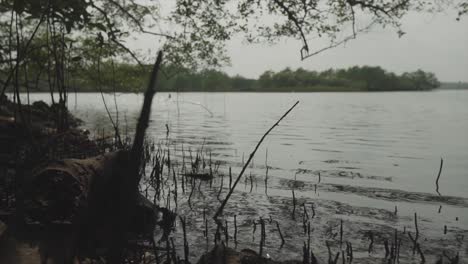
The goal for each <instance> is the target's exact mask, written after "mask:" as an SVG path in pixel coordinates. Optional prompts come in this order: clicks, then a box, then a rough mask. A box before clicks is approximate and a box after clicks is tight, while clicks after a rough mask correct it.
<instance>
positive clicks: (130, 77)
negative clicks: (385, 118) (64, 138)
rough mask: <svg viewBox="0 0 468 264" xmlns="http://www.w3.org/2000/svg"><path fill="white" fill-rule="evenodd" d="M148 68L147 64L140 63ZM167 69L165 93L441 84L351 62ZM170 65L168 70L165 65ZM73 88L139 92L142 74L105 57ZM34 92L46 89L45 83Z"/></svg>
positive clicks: (83, 71)
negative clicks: (255, 69) (246, 72)
mask: <svg viewBox="0 0 468 264" xmlns="http://www.w3.org/2000/svg"><path fill="white" fill-rule="evenodd" d="M144 67H145V68H150V65H145V66H144ZM165 67H166V70H168V71H169V70H170V71H177V72H179V73H178V74H177V75H175V76H170V77H168V76H164V75H163V76H161V78H160V81H159V85H158V90H159V91H169V92H171V91H172V92H190V91H205V92H229V91H236V92H238V91H245V92H249V91H256V92H291V91H296V92H314V91H398V90H432V89H435V88H437V87H439V86H440V83H439V81H438V80H437V78H436V77H435V75H434V74H433V73H429V72H424V71H422V70H417V71H414V72H407V73H403V74H401V75H396V74H394V73H391V72H387V71H385V70H384V69H382V68H380V67H371V66H362V67H359V66H354V67H350V68H347V69H328V70H325V71H322V72H316V71H308V70H305V69H302V68H299V69H297V70H292V69H290V68H286V69H284V70H282V71H279V72H273V71H266V72H264V73H263V74H261V75H260V77H259V78H258V79H248V78H244V77H242V76H239V75H236V76H233V77H230V76H229V75H227V74H226V73H224V72H221V71H217V70H201V71H194V70H190V69H186V68H177V66H168V65H166V66H165ZM167 68H172V69H167ZM75 74H76V75H75V77H74V78H73V80H74V82H73V88H74V89H75V88H76V90H77V91H79V92H96V91H100V90H101V89H102V90H103V91H104V92H112V91H114V90H115V91H117V92H141V91H143V89H144V87H145V86H146V81H147V75H146V74H145V73H144V71H141V68H140V66H137V65H135V64H128V63H117V62H113V61H108V62H104V63H101V65H100V68H99V69H98V68H97V64H89V65H88V66H82V67H81V68H80V69H79V70H78V71H76V73H75ZM35 91H47V86H43V87H37V89H35Z"/></svg>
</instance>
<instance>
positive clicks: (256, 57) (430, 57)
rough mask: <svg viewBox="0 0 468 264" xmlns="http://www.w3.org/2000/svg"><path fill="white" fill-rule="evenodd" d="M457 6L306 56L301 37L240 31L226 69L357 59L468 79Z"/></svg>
mask: <svg viewBox="0 0 468 264" xmlns="http://www.w3.org/2000/svg"><path fill="white" fill-rule="evenodd" d="M456 17H457V14H456V11H455V10H450V11H445V12H443V13H435V14H428V13H410V14H407V15H406V16H405V18H404V19H403V20H402V26H403V27H402V29H403V31H404V32H406V34H405V35H404V36H403V37H401V38H399V37H398V34H397V30H396V29H395V28H391V27H387V28H385V29H383V28H381V27H379V28H373V29H372V30H371V32H369V33H365V34H360V35H358V37H357V39H355V40H352V41H349V42H347V43H346V44H345V45H342V46H339V47H336V48H333V49H330V50H327V51H325V52H323V53H320V54H318V55H315V56H312V57H310V58H308V59H306V60H304V61H301V58H300V53H299V49H300V48H301V42H300V41H299V40H295V39H287V40H282V41H280V42H278V43H276V44H274V45H268V44H255V45H254V44H247V43H243V41H242V39H241V38H240V37H238V38H236V37H234V38H233V40H231V41H229V42H228V43H227V53H228V56H229V57H230V58H231V65H230V66H226V67H223V68H222V70H223V71H225V72H227V73H228V74H229V75H237V74H238V75H241V76H244V77H248V78H257V77H258V76H260V75H261V74H262V73H263V72H265V71H267V70H273V71H280V70H282V69H284V68H286V67H290V68H292V69H296V68H299V67H302V68H304V69H307V70H316V71H321V70H326V69H329V68H347V67H350V66H354V65H360V66H362V65H370V66H381V67H382V68H384V69H386V70H388V71H391V72H395V73H397V74H401V73H403V72H408V71H415V70H418V69H422V70H424V71H428V72H433V73H435V74H436V76H437V77H438V79H439V80H440V81H444V82H458V81H463V82H468V15H465V16H464V17H462V19H461V20H460V21H456ZM154 43H155V42H154V40H152V39H151V38H150V37H143V38H137V39H134V41H133V43H132V44H131V45H130V46H131V47H133V48H137V49H140V50H145V49H146V50H147V49H151V47H154ZM326 44H327V42H325V41H324V40H321V39H315V40H311V41H310V42H309V46H310V49H311V50H319V49H321V48H323V47H324V46H326Z"/></svg>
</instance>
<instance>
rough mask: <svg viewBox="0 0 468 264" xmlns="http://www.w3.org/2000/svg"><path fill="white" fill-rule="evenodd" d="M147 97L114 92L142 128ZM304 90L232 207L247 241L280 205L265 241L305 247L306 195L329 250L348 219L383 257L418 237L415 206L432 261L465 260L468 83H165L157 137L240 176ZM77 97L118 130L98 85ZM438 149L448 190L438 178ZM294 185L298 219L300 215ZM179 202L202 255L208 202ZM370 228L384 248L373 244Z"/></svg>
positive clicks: (90, 125)
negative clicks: (196, 88)
mask: <svg viewBox="0 0 468 264" xmlns="http://www.w3.org/2000/svg"><path fill="white" fill-rule="evenodd" d="M31 98H32V100H45V101H50V100H49V95H48V94H32V95H31ZM105 99H106V103H107V105H108V107H109V110H110V112H111V113H112V115H113V117H114V119H116V111H115V108H114V97H113V96H112V95H106V96H105ZM142 99H143V96H142V95H141V94H118V95H117V96H116V100H117V103H118V110H119V111H118V113H119V123H120V127H121V130H122V131H124V130H127V131H128V133H130V134H131V132H132V131H133V128H134V127H135V121H136V117H137V116H138V114H139V111H140V108H141V104H142ZM297 100H299V101H300V103H299V105H298V106H297V107H296V108H295V109H294V110H293V111H292V112H291V113H290V114H289V116H287V117H286V118H285V119H284V120H283V122H281V123H280V125H279V126H278V127H276V128H275V129H274V130H273V132H272V133H271V134H270V135H269V136H268V137H267V138H266V140H265V141H264V142H263V144H262V146H261V148H260V149H259V150H258V152H257V154H256V156H255V158H254V161H253V166H251V167H249V169H248V170H247V171H246V175H245V178H244V179H242V180H241V181H240V185H238V186H237V189H236V191H235V192H234V195H233V197H232V198H231V200H230V201H229V203H228V204H227V206H226V209H225V214H226V215H227V217H231V216H233V215H234V214H236V215H237V217H238V219H237V220H238V223H239V237H238V239H239V241H240V242H239V247H240V248H244V247H251V248H255V249H256V248H257V247H258V243H259V239H258V236H259V231H258V230H257V231H256V233H255V234H254V233H253V227H252V225H253V220H255V219H258V218H259V217H263V218H269V217H270V216H271V217H272V219H273V220H278V221H279V223H280V225H281V226H282V227H281V229H282V230H281V231H282V233H283V234H284V236H285V239H286V244H285V246H284V247H283V248H281V249H280V248H279V244H280V243H279V242H278V234H277V230H276V225H274V224H270V225H268V226H267V236H268V239H270V240H271V241H268V239H267V244H266V249H265V252H267V253H269V254H270V255H271V256H272V257H275V258H281V259H284V258H301V256H302V245H303V241H304V238H305V235H304V232H303V231H304V230H303V223H302V220H301V219H303V217H304V213H303V210H304V209H303V206H302V204H306V206H305V208H306V209H305V210H306V211H307V210H309V213H308V215H310V214H311V213H312V211H310V210H311V208H312V206H313V207H314V210H315V212H316V216H315V217H314V218H313V219H311V225H312V229H313V232H312V238H313V241H312V244H313V246H314V247H313V248H316V252H318V255H319V256H320V258H322V259H326V257H327V248H326V247H325V243H324V241H325V240H327V241H328V240H330V241H332V242H333V241H334V242H335V243H336V242H337V239H338V238H337V237H336V236H337V235H336V234H337V233H336V232H337V230H339V225H340V221H343V229H344V239H346V241H348V240H349V241H350V242H352V243H353V247H354V250H355V252H356V253H355V258H356V259H359V258H361V259H362V261H363V263H364V262H365V261H369V263H374V262H373V261H375V259H381V258H383V257H384V255H385V253H384V252H383V251H381V250H383V241H385V240H386V239H389V241H390V239H391V238H392V237H393V230H394V229H396V230H398V231H399V232H401V234H402V235H400V236H401V237H402V238H403V237H404V239H403V242H405V241H407V242H408V241H409V240H408V238H407V236H406V232H408V231H411V232H414V213H417V217H418V225H419V232H420V233H421V236H422V238H424V240H422V242H420V244H421V248H422V251H423V252H425V254H427V256H426V258H429V259H431V258H432V259H434V260H435V259H437V256H438V255H440V254H442V250H446V251H447V252H451V253H453V254H456V252H459V253H460V257H461V258H462V259H467V251H468V249H467V243H466V236H467V233H468V232H467V231H468V90H451V91H444V90H436V91H432V92H382V93H179V94H176V93H159V94H157V95H156V97H155V99H154V103H153V111H152V115H151V123H150V127H149V129H148V137H149V138H152V139H153V140H154V141H155V142H159V143H161V144H162V145H164V146H166V147H167V148H168V149H174V150H175V154H174V155H175V157H176V158H177V159H179V160H180V158H181V156H182V155H181V154H180V151H181V147H182V146H183V147H184V148H185V150H188V149H191V150H193V151H196V150H197V149H198V150H199V149H200V148H202V146H203V148H204V151H205V152H206V153H208V152H209V153H211V155H212V159H213V160H214V161H216V162H219V164H221V165H220V171H221V172H222V173H220V174H222V175H224V178H225V177H226V174H227V171H228V168H229V167H232V171H233V175H234V176H237V174H238V173H239V171H240V169H241V168H242V164H243V163H242V161H243V160H247V158H248V155H249V154H250V152H251V151H252V150H253V148H254V146H255V144H256V143H257V141H258V140H259V139H260V138H261V136H262V135H263V134H264V133H265V132H266V130H268V129H269V128H270V127H271V125H273V124H274V123H275V122H276V121H277V120H278V119H279V117H281V116H282V115H283V113H284V112H285V111H286V110H287V109H288V108H289V107H290V106H291V105H293V104H294V103H295V102H296V101H297ZM69 108H70V109H71V111H72V112H73V113H74V114H75V115H77V116H78V117H79V118H81V119H83V120H84V121H85V124H84V127H85V128H87V129H89V130H91V131H92V132H94V133H95V134H99V133H101V132H100V131H102V129H103V128H104V129H105V131H108V133H110V132H112V130H111V127H110V122H109V119H108V117H107V114H106V111H105V108H104V106H103V103H102V98H101V95H100V94H98V93H82V94H78V95H77V97H76V98H75V95H73V94H70V98H69ZM166 124H167V127H168V128H169V133H168V134H167V128H166ZM441 158H443V161H444V162H443V168H442V173H441V176H440V181H439V185H440V189H439V192H440V195H439V194H438V193H437V192H436V184H435V181H436V178H437V175H438V172H439V167H440V162H441ZM266 166H268V168H269V169H268V182H267V185H268V186H267V188H265V174H266ZM222 175H221V176H219V177H218V178H217V179H215V182H214V183H213V186H224V188H223V189H222V193H221V196H222V197H224V195H225V194H226V193H227V185H226V183H227V180H226V179H224V183H222V182H221V183H220V180H219V179H220V178H223V176H222ZM251 175H252V176H251ZM245 179H246V180H245ZM202 188H207V189H206V192H205V193H204V194H202V195H195V196H194V198H193V199H194V203H195V204H197V205H199V206H198V207H199V208H205V209H208V210H209V211H208V213H209V214H211V215H212V214H213V213H214V210H215V209H216V208H217V207H218V206H219V202H218V200H216V198H214V199H213V198H209V197H207V196H210V194H213V195H212V196H216V193H217V192H218V191H217V190H216V191H215V190H213V191H211V192H210V191H209V189H210V188H209V187H208V186H205V185H203V187H202ZM265 189H266V190H265ZM292 189H294V191H295V196H296V198H297V200H298V206H297V209H296V210H297V211H298V219H299V220H297V219H296V220H293V219H292V217H291V208H292ZM265 193H266V194H265ZM181 196H182V195H181ZM178 212H179V213H184V214H185V215H186V217H187V218H188V219H191V220H190V221H189V223H188V225H189V226H190V227H192V230H193V231H192V232H193V234H192V236H191V238H190V242H191V244H193V245H194V247H195V249H192V250H191V255H192V256H193V257H195V256H199V255H200V252H199V250H197V247H199V248H202V249H205V248H207V247H208V245H205V244H206V243H205V238H204V237H203V235H202V229H203V225H204V221H203V220H200V210H199V209H190V208H188V207H187V206H186V205H184V202H183V201H181V202H180V203H179V208H178ZM299 215H300V217H299ZM229 219H230V218H229ZM229 221H232V219H230V220H229ZM444 226H446V227H447V232H446V234H444V233H445V232H444ZM210 228H211V227H210ZM337 228H338V229H337ZM229 230H231V231H232V224H231V225H230V227H229ZM372 230H374V231H375V232H376V238H375V239H376V242H375V243H376V244H375V246H374V247H375V248H376V250H375V252H374V251H373V252H371V253H368V245H369V240H370V239H369V231H372ZM231 231H230V232H231ZM374 231H373V232H374ZM379 232H380V233H381V234H380V235H378V233H379ZM179 233H180V232H179ZM179 235H180V234H179ZM422 238H421V239H422ZM212 240H213V239H211V238H210V241H209V242H208V244H212V242H213V241H212ZM338 240H339V239H338ZM179 242H180V240H179ZM334 245H335V244H334ZM338 248H339V247H338ZM377 249H379V250H380V251H379V250H377ZM335 251H336V249H335V248H333V252H335ZM408 252H409V251H408ZM408 252H407V253H406V254H403V253H402V255H404V256H402V258H404V259H406V260H407V261H408V262H414V263H419V258H418V256H417V254H416V256H413V255H412V254H411V253H408ZM193 261H194V260H193ZM357 262H360V261H357ZM405 263H406V262H405Z"/></svg>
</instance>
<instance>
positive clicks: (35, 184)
mask: <svg viewBox="0 0 468 264" xmlns="http://www.w3.org/2000/svg"><path fill="white" fill-rule="evenodd" d="M117 155H119V152H114V153H108V154H105V155H101V156H97V157H94V158H89V159H65V160H60V161H54V162H52V163H49V164H47V165H46V166H45V167H42V168H40V169H37V170H36V171H34V172H33V173H32V176H31V179H30V180H29V183H27V186H29V188H28V190H27V195H26V197H27V199H26V202H25V208H26V217H27V218H28V220H29V221H32V222H39V223H43V224H48V223H54V222H70V223H72V222H75V221H76V219H77V217H78V216H79V213H80V212H83V211H84V210H86V209H87V207H88V205H89V203H92V202H90V199H96V198H95V197H98V196H101V195H100V194H99V189H101V188H102V187H101V186H104V185H106V184H110V182H111V178H112V175H113V172H114V171H115V170H116V168H117V164H116V163H117V162H118V159H117ZM99 185H100V186H99ZM109 187H110V188H112V186H109ZM93 191H94V192H96V193H92V192H93ZM102 194H103V195H104V193H102Z"/></svg>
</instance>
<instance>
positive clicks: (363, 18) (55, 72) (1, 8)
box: [0, 0, 466, 104]
mask: <svg viewBox="0 0 468 264" xmlns="http://www.w3.org/2000/svg"><path fill="white" fill-rule="evenodd" d="M448 6H456V7H457V8H458V9H459V10H460V15H463V14H465V13H466V0H434V1H425V0H301V1H297V0H281V1H280V0H253V1H252V0H172V1H146V0H67V1H65V0H3V1H1V2H0V85H1V88H2V91H1V93H3V92H4V91H5V89H6V88H8V87H13V86H14V87H15V91H17V92H18V93H19V90H20V89H22V88H23V87H24V86H26V89H29V88H30V87H29V86H31V85H32V84H30V83H31V82H34V85H32V86H33V87H39V86H44V85H48V87H49V90H50V91H51V92H54V91H55V92H59V100H58V101H59V102H61V103H62V104H65V102H66V101H67V93H68V92H69V90H71V88H73V87H75V86H78V85H73V83H74V82H75V83H79V84H80V85H79V86H80V87H84V86H89V87H101V86H105V85H104V84H107V85H109V84H112V87H115V89H125V90H128V89H129V88H128V87H129V84H131V85H130V86H131V87H132V88H131V90H138V89H139V87H141V85H142V83H144V82H145V79H144V78H143V76H144V75H145V74H148V73H149V68H148V67H147V66H146V65H147V64H149V63H150V62H152V58H153V56H147V55H146V54H142V53H141V52H139V51H136V50H132V49H130V48H129V47H128V44H127V40H128V39H129V38H130V37H135V36H139V35H142V34H146V35H150V36H153V37H154V41H155V47H157V48H162V49H163V50H164V52H165V62H166V64H167V65H166V67H165V71H164V73H165V74H166V76H172V75H174V74H175V73H177V72H178V71H180V70H181V69H190V71H191V72H190V73H187V74H186V75H184V77H181V76H180V75H179V77H177V78H176V79H175V80H167V81H166V82H167V83H168V87H169V86H170V87H173V88H175V87H189V84H190V85H192V86H197V87H201V86H206V87H214V86H222V87H224V86H223V85H225V84H226V83H228V82H227V81H226V80H227V79H229V78H228V77H227V76H225V75H223V74H221V73H219V72H217V71H214V70H210V69H215V68H216V67H218V66H220V65H223V64H226V63H228V62H229V58H228V57H227V56H226V53H225V48H224V47H225V43H226V42H227V41H228V40H230V39H232V38H233V37H236V36H241V37H243V38H244V39H245V40H246V41H249V42H265V41H266V42H277V41H280V40H281V39H282V38H285V37H286V38H294V39H297V40H299V41H301V43H302V44H301V49H300V57H301V59H305V58H308V57H310V56H313V55H315V54H317V53H318V52H321V51H324V50H326V49H328V48H332V47H335V46H337V45H340V44H342V43H344V42H346V41H349V40H351V39H353V38H355V37H356V35H357V34H359V33H364V32H366V31H368V30H369V29H370V28H371V27H374V26H392V27H394V28H395V29H396V31H397V32H398V33H399V34H400V35H403V33H404V32H403V29H402V28H401V23H400V22H401V18H403V17H404V15H405V14H407V13H408V12H412V11H439V10H443V9H444V8H446V7H448ZM313 37H321V38H326V39H328V40H329V41H330V42H329V46H327V47H324V48H318V47H312V46H311V45H310V43H309V42H310V39H311V38H313ZM134 62H136V63H137V64H138V65H139V69H137V68H135V67H133V65H132V63H134ZM110 65H114V67H115V68H113V67H110ZM169 65H170V66H169ZM109 69H113V70H111V72H113V73H115V71H119V72H120V73H122V75H116V74H111V75H110V77H109V72H104V71H110V70H109ZM367 70H369V71H376V72H370V73H369V75H374V76H375V78H377V77H379V78H383V79H382V80H380V79H375V78H373V79H367V80H364V79H362V78H361V79H359V80H358V81H357V80H355V77H349V78H348V77H346V78H347V79H346V81H345V80H344V79H343V78H344V77H343V76H339V74H338V75H337V76H333V77H332V76H326V75H327V74H328V73H320V74H321V75H320V76H319V77H320V78H319V79H321V80H322V82H320V83H318V84H316V83H315V82H317V81H316V80H315V79H314V78H315V77H312V75H313V74H312V73H309V72H299V73H297V72H295V73H294V74H297V75H298V76H297V77H298V78H302V79H300V80H301V82H302V84H300V85H297V84H296V82H295V80H294V79H291V76H292V74H291V72H288V71H287V70H285V71H282V72H280V73H276V74H275V75H274V76H273V77H272V78H274V79H275V80H277V82H275V84H274V85H270V86H268V87H270V89H271V87H274V86H275V85H279V86H280V87H305V86H309V85H311V86H317V85H324V86H327V87H338V86H342V87H344V86H350V85H349V82H353V85H351V86H352V87H361V86H360V85H358V84H357V83H365V85H366V86H365V87H364V89H368V90H377V89H390V88H391V87H397V85H395V84H392V83H394V82H396V81H395V77H391V76H386V75H385V74H383V73H382V70H381V69H380V70H379V69H374V68H371V69H367ZM193 72H197V73H196V74H194V73H193ZM340 74H343V73H340ZM306 75H307V76H306ZM322 75H323V76H322ZM369 75H367V76H369ZM104 76H107V77H109V78H107V77H106V78H107V79H106V78H104ZM200 76H202V77H200ZM264 77H265V78H266V77H268V76H264ZM322 77H323V78H322ZM413 77H414V76H409V77H408V78H413ZM83 78H88V79H83ZM350 78H351V79H350ZM356 78H357V77H356ZM188 79H190V82H189V81H187V80H188ZM41 80H42V83H41ZM43 80H46V84H45V83H44V82H43ZM325 80H326V81H325ZM271 81H273V80H269V79H268V78H266V79H265V80H263V79H262V78H261V80H259V82H258V83H256V84H255V86H256V87H262V86H261V85H260V84H261V83H262V82H271ZM21 82H23V83H24V85H20V83H21ZM125 82H129V83H125ZM201 82H208V83H210V86H208V85H203V84H197V83H201ZM175 83H177V85H175ZM230 83H231V84H230V85H229V87H231V86H232V87H238V89H247V88H246V87H251V86H253V82H252V81H251V80H246V79H244V78H241V77H238V78H235V81H232V82H230ZM382 83H386V84H387V85H388V86H389V87H390V88H389V87H386V88H382V86H381V85H380V84H382ZM408 83H409V81H408ZM345 84H346V85H345ZM399 85H400V84H399ZM124 86H125V87H126V88H124ZM422 86H424V85H422ZM33 87H31V88H33ZM378 87H380V88H378ZM398 87H399V86H398ZM424 87H425V86H424ZM181 89H182V88H181ZM249 89H250V88H249ZM51 95H52V93H51ZM52 101H54V98H52Z"/></svg>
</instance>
